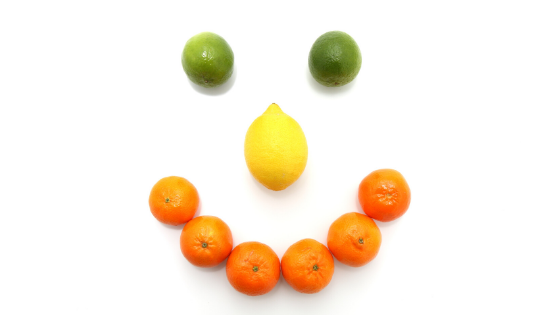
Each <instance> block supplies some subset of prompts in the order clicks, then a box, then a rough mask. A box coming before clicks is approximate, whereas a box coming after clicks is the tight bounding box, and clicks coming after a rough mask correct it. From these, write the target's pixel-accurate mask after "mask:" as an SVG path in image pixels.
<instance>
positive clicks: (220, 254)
mask: <svg viewBox="0 0 560 315" xmlns="http://www.w3.org/2000/svg"><path fill="white" fill-rule="evenodd" d="M180 244H181V252H182V253H183V256H185V258H186V259H187V260H188V261H189V262H190V263H191V264H193V265H195V266H198V267H214V266H217V265H219V264H220V263H221V262H222V261H224V260H225V259H226V258H227V257H228V256H229V254H230V253H231V249H232V248H233V237H232V236H231V230H230V229H229V226H228V225H227V224H226V223H225V222H224V221H222V220H221V219H220V218H217V217H213V216H200V217H196V218H194V219H192V220H190V221H189V222H187V224H185V226H184V227H183V231H182V232H181V238H180Z"/></svg>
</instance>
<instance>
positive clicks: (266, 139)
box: [245, 104, 307, 191]
mask: <svg viewBox="0 0 560 315" xmlns="http://www.w3.org/2000/svg"><path fill="white" fill-rule="evenodd" d="M245 162H247V167H248V168H249V171H250V172H251V174H252V175H253V177H255V179H256V180H257V181H259V183H261V184H263V185H264V186H265V187H266V188H268V189H271V190H275V191H278V190H284V189H286V188H287V187H288V186H290V185H291V184H293V183H294V182H295V181H296V180H297V179H298V178H299V177H300V175H301V174H302V173H303V170H304V169H305V165H306V164H307V140H305V135H304V134H303V130H302V129H301V127H300V125H299V124H298V123H297V121H295V120H294V119H293V118H292V117H290V116H288V115H286V114H285V113H284V112H283V111H282V110H281V109H280V107H279V106H278V105H276V104H272V105H270V106H269V107H268V109H267V110H266V111H265V112H264V113H263V114H262V115H261V116H259V117H257V119H255V121H253V123H252V124H251V126H250V127H249V129H248V130H247V134H246V136H245Z"/></svg>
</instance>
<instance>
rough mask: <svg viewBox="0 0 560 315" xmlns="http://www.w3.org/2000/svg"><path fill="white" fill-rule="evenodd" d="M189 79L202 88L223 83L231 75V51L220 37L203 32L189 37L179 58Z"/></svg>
mask: <svg viewBox="0 0 560 315" xmlns="http://www.w3.org/2000/svg"><path fill="white" fill-rule="evenodd" d="M181 62H182V63H183V70H185V73H186V74H187V76H188V77H189V79H190V80H191V81H192V82H194V83H196V84H198V85H200V86H203V87H207V88H208V87H216V86H219V85H222V84H223V83H225V82H226V81H227V80H228V79H229V78H230V77H231V74H232V73H233V51H232V50H231V47H230V46H229V44H228V43H227V42H226V40H225V39H223V38H222V37H221V36H220V35H218V34H214V33H211V32H203V33H200V34H197V35H195V36H193V37H191V38H190V39H189V40H188V41H187V44H185V48H184V49H183V55H182V57H181Z"/></svg>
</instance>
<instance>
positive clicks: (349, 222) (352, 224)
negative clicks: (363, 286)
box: [327, 212, 381, 267]
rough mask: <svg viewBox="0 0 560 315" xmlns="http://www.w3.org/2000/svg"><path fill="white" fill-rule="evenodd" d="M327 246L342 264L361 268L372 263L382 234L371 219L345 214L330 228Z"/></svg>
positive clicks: (361, 215)
mask: <svg viewBox="0 0 560 315" xmlns="http://www.w3.org/2000/svg"><path fill="white" fill-rule="evenodd" d="M327 246H328V247H329V249H330V250H331V252H332V253H333V255H334V257H336V259H337V260H338V261H340V262H341V263H343V264H345V265H348V266H352V267H360V266H363V265H365V264H367V263H369V262H370V261H372V260H373V259H374V258H375V256H377V253H378V252H379V247H380V246H381V232H380V231H379V228H378V227H377V224H375V221H373V220H372V219H371V218H370V217H368V216H366V215H363V214H361V213H357V212H350V213H346V214H343V215H342V216H340V217H339V218H338V219H336V220H335V221H334V222H333V223H332V224H331V227H330V228H329V233H328V236H327Z"/></svg>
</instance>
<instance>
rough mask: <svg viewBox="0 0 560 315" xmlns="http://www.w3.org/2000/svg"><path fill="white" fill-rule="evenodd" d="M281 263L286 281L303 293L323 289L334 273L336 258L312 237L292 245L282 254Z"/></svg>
mask: <svg viewBox="0 0 560 315" xmlns="http://www.w3.org/2000/svg"><path fill="white" fill-rule="evenodd" d="M281 264H282V275H283V276H284V279H286V282H287V283H288V284H289V285H290V286H291V287H292V288H294V290H296V291H298V292H301V293H308V294H311V293H317V292H319V291H321V290H323V289H324V288H325V287H326V286H327V285H328V284H329V282H331V278H332V276H333V273H334V259H333V257H332V254H331V252H329V249H328V248H327V247H326V246H325V245H323V244H321V243H319V242H317V241H316V240H313V239H310V238H307V239H303V240H301V241H299V242H296V243H294V244H293V245H292V246H290V247H289V248H288V250H286V253H284V256H282V262H281Z"/></svg>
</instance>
